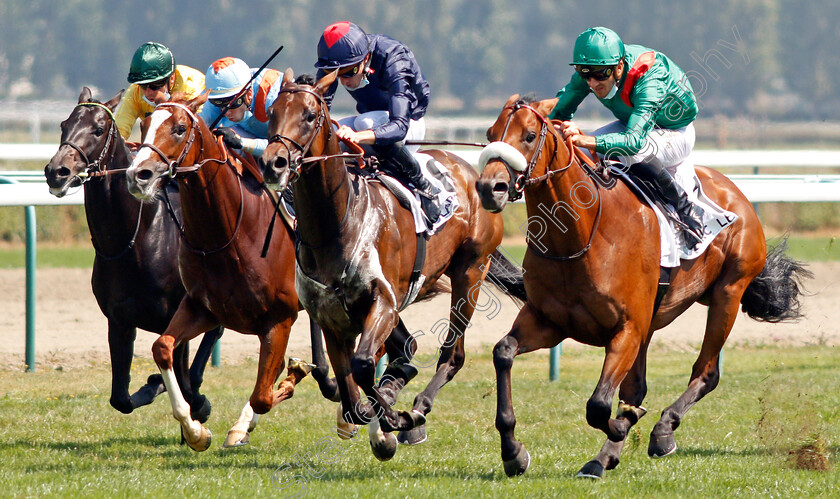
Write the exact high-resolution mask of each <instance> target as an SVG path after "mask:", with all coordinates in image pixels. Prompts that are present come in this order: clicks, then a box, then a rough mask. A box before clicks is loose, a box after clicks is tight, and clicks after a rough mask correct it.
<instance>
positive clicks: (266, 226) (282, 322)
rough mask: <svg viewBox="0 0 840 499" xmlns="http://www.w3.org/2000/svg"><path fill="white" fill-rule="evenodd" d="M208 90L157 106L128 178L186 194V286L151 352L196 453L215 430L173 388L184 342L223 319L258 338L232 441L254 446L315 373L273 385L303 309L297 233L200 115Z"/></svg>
mask: <svg viewBox="0 0 840 499" xmlns="http://www.w3.org/2000/svg"><path fill="white" fill-rule="evenodd" d="M207 96H208V94H207V93H204V94H202V95H201V96H199V97H197V98H195V99H193V100H191V101H183V100H181V96H180V95H174V96H173V98H172V99H173V100H172V101H170V102H166V103H163V104H159V105H158V106H157V108H156V109H155V111H154V112H153V113H152V114H151V115H150V116H148V117H147V118H146V119H145V120H144V121H143V125H142V126H143V131H144V133H143V143H142V144H141V145H140V150H139V151H138V153H137V156H136V157H135V159H134V161H133V163H132V164H131V166H130V167H129V169H128V172H127V174H126V175H127V178H128V184H129V191H130V192H131V193H132V194H134V195H135V196H137V197H139V198H141V199H148V198H150V197H152V196H153V195H154V194H155V192H157V191H158V190H159V189H162V188H164V185H165V184H166V183H167V182H168V181H169V180H170V179H172V178H174V179H176V180H177V183H178V187H179V190H180V193H181V206H182V208H181V211H182V217H183V220H182V226H183V243H182V245H181V248H180V251H179V252H178V262H179V265H180V270H181V278H182V280H183V282H184V286H185V288H186V290H187V292H186V295H185V296H184V298H183V300H182V301H181V303H180V305H179V306H178V310H177V312H176V313H175V316H174V317H173V318H172V322H171V323H170V324H169V327H167V329H166V331H164V333H163V334H162V335H161V337H160V338H159V339H158V340H157V341H155V343H154V345H153V346H152V353H153V356H154V359H155V363H156V364H157V365H158V368H159V369H160V371H161V373H162V375H163V380H164V382H165V383H166V387H167V390H168V391H169V394H170V401H171V403H172V410H173V414H174V416H175V418H176V419H177V420H178V421H179V422H180V424H181V427H182V429H183V432H184V434H185V436H186V440H187V443H188V444H189V445H190V447H192V448H193V449H194V450H196V451H203V450H206V449H207V448H208V447H209V445H210V439H211V434H210V431H209V430H208V429H206V428H205V427H204V426H202V425H201V424H200V423H199V422H197V421H194V420H192V419H191V418H190V416H189V414H188V413H187V411H185V403H184V400H183V399H181V398H180V397H178V396H177V394H178V391H177V390H173V389H172V387H174V386H175V385H176V383H177V380H176V379H175V378H174V376H173V375H172V362H173V360H172V350H173V348H175V347H176V346H178V345H179V344H180V343H182V342H184V341H187V340H189V339H191V338H193V337H195V336H196V335H197V334H199V333H201V332H202V331H204V330H206V329H208V328H210V327H215V326H217V325H223V326H224V327H226V328H228V329H233V330H235V331H239V332H240V333H243V334H255V335H257V336H258V337H259V340H260V354H259V367H258V370H257V380H256V384H255V386H254V390H253V393H252V394H251V397H250V400H249V403H248V404H246V405H245V407H244V409H243V410H242V414H241V417H240V419H239V420H238V421H237V423H236V424H235V425H234V426H233V428H232V429H231V431H230V432H229V433H228V438H227V440H226V441H225V444H224V446H225V447H229V446H235V445H241V444H245V443H247V441H248V433H249V429H250V428H253V425H254V424H255V423H256V420H257V415H259V414H264V413H266V412H268V411H269V410H270V409H271V408H272V407H274V406H275V405H277V404H278V403H280V402H281V401H283V400H285V399H287V398H289V397H291V396H292V395H293V394H294V388H295V385H296V384H297V383H298V382H299V381H300V380H301V379H303V377H305V376H306V374H307V373H308V372H309V368H308V365H307V364H304V363H301V362H290V365H289V375H288V377H287V378H286V379H285V380H283V381H282V382H281V383H280V386H279V387H278V389H277V390H274V388H273V384H274V382H275V381H276V380H277V379H278V376H279V374H280V371H281V370H282V369H283V365H284V360H283V356H284V355H285V351H286V346H287V344H288V341H289V333H290V330H291V327H292V324H293V323H294V321H295V319H296V318H297V314H298V310H299V302H298V297H297V293H296V292H295V275H294V269H293V265H292V262H294V245H293V237H292V233H291V231H290V230H289V229H288V227H287V226H286V225H285V224H283V223H282V222H281V223H278V224H277V226H276V227H275V226H274V224H272V223H271V222H272V219H273V218H274V216H275V214H276V212H275V205H274V203H273V201H272V199H271V197H270V196H269V194H268V193H267V192H266V191H265V190H264V188H263V184H262V174H261V172H260V171H259V169H258V168H257V167H256V165H255V164H253V165H252V164H251V163H250V162H247V161H239V160H236V159H234V158H232V157H230V156H229V155H228V153H227V151H226V149H225V148H224V147H223V146H222V145H221V143H220V142H218V141H217V140H215V138H214V136H213V134H212V133H211V132H210V130H209V128H208V127H207V125H206V124H205V123H204V122H203V121H202V120H201V119H200V118H199V117H198V116H197V115H196V114H195V113H196V110H197V109H198V108H199V107H200V106H201V105H202V104H204V102H205V101H206V100H207ZM173 394H174V395H173ZM249 425H250V426H249Z"/></svg>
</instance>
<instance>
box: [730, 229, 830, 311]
mask: <svg viewBox="0 0 840 499" xmlns="http://www.w3.org/2000/svg"><path fill="white" fill-rule="evenodd" d="M787 249H788V246H787V237H785V238H784V239H782V242H781V243H779V244H778V245H777V246H776V247H775V248H773V249H771V250H770V252H769V253H768V254H767V261H766V262H765V263H764V268H763V269H762V270H761V273H760V274H758V276H756V278H755V279H753V281H752V282H751V283H750V285H749V286H747V289H746V291H745V292H744V296H743V297H742V298H741V310H743V311H744V312H746V314H747V315H749V316H750V317H751V318H753V319H755V320H757V321H763V322H774V323H775V322H793V321H796V320H799V319H802V318H804V317H805V316H804V315H803V314H802V304H801V303H799V296H800V295H801V294H802V290H801V289H800V286H802V280H803V279H806V278H807V279H810V278H812V277H814V274H813V273H812V272H811V271H809V270H807V269H806V268H805V264H803V263H802V262H797V261H796V260H794V259H793V258H791V257H789V256H787V255H786V254H785V253H786V252H787Z"/></svg>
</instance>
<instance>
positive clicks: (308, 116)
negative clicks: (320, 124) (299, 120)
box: [306, 111, 317, 123]
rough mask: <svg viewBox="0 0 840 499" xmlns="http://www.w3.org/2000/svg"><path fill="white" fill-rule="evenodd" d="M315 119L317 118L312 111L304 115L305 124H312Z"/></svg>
mask: <svg viewBox="0 0 840 499" xmlns="http://www.w3.org/2000/svg"><path fill="white" fill-rule="evenodd" d="M316 117H317V116H316V115H315V113H313V112H312V111H309V112H308V113H307V114H306V121H307V122H309V123H312V122H313V121H315V118H316Z"/></svg>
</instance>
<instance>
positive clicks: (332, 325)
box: [262, 69, 511, 460]
mask: <svg viewBox="0 0 840 499" xmlns="http://www.w3.org/2000/svg"><path fill="white" fill-rule="evenodd" d="M292 77H293V74H292V71H291V70H290V69H289V70H287V71H286V73H285V75H284V80H283V87H282V89H281V90H280V94H279V96H278V97H277V99H276V100H275V101H274V103H273V104H272V106H271V108H270V111H269V114H270V119H269V137H271V138H270V139H269V145H268V147H267V148H266V150H265V152H264V153H263V155H262V160H263V162H264V171H265V172H266V180H267V181H270V180H276V182H277V183H278V185H279V186H280V187H281V188H283V187H285V184H286V183H287V182H288V181H289V179H290V177H291V178H292V179H293V182H294V183H293V185H294V206H295V211H296V215H297V232H298V236H299V242H298V247H297V267H296V272H297V288H298V294H299V296H300V299H301V302H302V303H303V305H304V307H305V308H306V310H307V311H308V312H309V314H310V316H312V317H314V318H315V320H316V322H317V323H318V324H319V325H320V326H321V328H322V329H323V330H324V337H325V339H326V344H327V352H328V354H329V358H330V363H331V364H332V367H333V371H334V372H335V375H336V381H337V382H338V385H339V392H340V397H341V410H342V411H343V414H344V417H345V419H347V420H348V421H350V422H351V423H354V424H368V423H370V425H371V427H370V431H369V434H370V438H371V447H372V449H373V452H374V455H375V456H376V457H377V458H378V459H380V460H387V459H390V458H391V457H393V455H394V453H395V452H396V444H397V438H396V437H395V436H394V435H393V434H392V433H391V432H393V431H395V430H400V431H401V432H403V433H401V434H400V441H402V442H403V443H409V444H411V443H419V442H420V441H423V440H425V438H426V437H425V429H424V428H423V425H424V423H425V419H426V415H427V414H428V413H429V412H430V411H431V409H432V403H433V401H434V398H435V396H436V395H437V393H438V392H439V391H440V389H441V388H442V387H443V386H444V385H445V384H446V383H447V382H449V381H450V380H451V379H452V378H453V376H455V374H456V373H457V372H458V371H459V370H460V369H461V367H462V366H463V364H464V357H465V351H464V337H463V335H464V330H465V329H466V327H467V326H468V324H469V321H470V318H471V317H472V315H473V312H474V310H475V308H476V302H477V300H478V294H479V290H480V286H481V283H482V282H483V280H484V278H485V275H487V274H488V271H489V272H490V273H491V274H492V273H493V272H494V270H493V265H495V264H502V263H503V262H501V261H499V259H498V257H499V255H498V253H495V254H494V252H495V251H496V248H497V246H498V245H499V243H500V242H501V239H502V219H501V218H500V216H499V215H494V214H490V213H487V212H485V211H483V210H481V207H480V205H479V199H478V197H477V195H476V193H475V189H474V188H473V184H474V182H475V180H476V177H477V176H476V174H475V172H474V170H473V169H472V168H471V167H470V165H469V164H467V163H466V162H464V161H463V160H461V159H460V158H458V157H456V156H454V155H452V154H449V153H446V152H443V151H427V153H428V154H429V155H431V156H433V157H434V158H435V159H436V160H437V161H438V162H439V163H441V164H442V165H444V166H445V167H446V169H447V170H448V171H449V173H450V174H451V177H452V181H453V183H454V184H455V185H456V189H457V192H458V199H459V203H460V207H459V208H458V210H457V211H456V212H455V214H454V216H453V218H452V219H450V220H449V221H448V222H447V223H446V225H444V226H443V228H442V229H441V230H439V231H438V232H437V233H436V234H434V235H433V236H431V237H430V238H429V239H428V250H427V252H426V255H425V260H424V261H423V262H422V271H421V272H422V276H425V279H424V280H421V281H420V282H422V285H421V287H420V289H419V293H418V294H417V295H416V296H417V298H418V299H419V298H422V297H424V296H426V295H430V294H431V293H434V292H435V291H437V290H438V288H437V286H438V279H439V278H440V277H441V275H443V274H446V275H447V276H449V278H450V280H451V291H452V302H451V303H452V308H451V310H450V317H449V322H448V332H447V335H446V339H445V341H443V342H442V345H441V348H440V358H439V359H438V363H437V370H436V372H435V374H434V376H433V377H432V379H431V381H430V382H429V384H428V386H427V387H426V388H425V390H423V391H422V392H421V393H420V394H418V395H417V397H416V398H415V400H414V404H413V408H412V410H411V412H404V411H399V412H398V411H396V410H394V409H393V408H392V407H391V405H392V404H393V403H394V402H395V401H396V398H397V394H398V393H399V390H400V389H401V388H402V387H403V386H404V385H405V383H407V382H408V381H409V380H410V379H411V378H412V377H413V376H414V375H416V374H417V369H416V368H415V367H414V366H412V365H410V364H409V362H408V361H410V355H403V357H402V358H400V359H394V358H391V360H392V362H391V364H390V365H389V367H388V369H387V370H386V371H385V373H384V375H383V377H382V382H381V383H380V385H379V386H376V385H375V376H374V372H375V367H376V361H375V359H376V353H377V352H378V351H380V349H381V347H382V345H383V343H384V342H385V341H386V338H388V337H389V335H390V334H391V331H392V330H393V329H394V328H397V329H398V330H405V326H404V324H403V323H402V320H401V319H400V316H399V311H400V310H401V309H402V307H404V306H407V303H406V297H407V296H409V293H411V284H412V272H413V269H414V267H415V258H416V256H417V253H418V251H420V250H418V249H417V248H418V241H417V235H416V233H415V223H414V219H413V218H412V215H411V213H410V211H409V210H407V209H404V208H402V207H401V205H400V203H399V201H398V200H397V198H396V197H395V196H394V195H393V194H392V193H391V192H390V191H388V190H387V189H386V188H385V187H384V186H383V185H382V184H381V183H380V182H374V181H371V180H369V179H367V178H365V177H364V176H362V175H359V174H357V173H353V172H350V171H348V169H347V168H346V167H345V162H344V159H343V158H342V153H341V150H340V147H339V142H338V139H337V136H336V135H335V134H334V133H332V128H331V126H330V123H331V120H330V116H329V110H328V108H327V105H326V103H325V101H324V99H323V95H324V92H325V91H326V90H327V88H328V87H329V86H330V85H331V84H332V83H333V82H334V81H335V78H336V72H333V73H331V74H329V75H327V76H325V77H323V78H322V79H321V80H320V81H318V82H317V83H316V84H315V85H314V86H310V85H301V84H294V83H292ZM271 172H273V173H274V175H271ZM270 176H273V177H275V178H273V179H270V178H269V177H270ZM491 255H494V256H495V258H493V259H491V258H490V257H491ZM505 261H506V260H505ZM499 272H501V270H500V271H499ZM415 275H416V274H415ZM495 282H500V281H499V280H497V281H495ZM508 291H509V292H511V290H508ZM408 301H410V299H409V300H408ZM357 339H358V346H356V341H357ZM409 345H410V346H413V347H416V343H413V342H412V339H409ZM407 353H409V354H410V353H411V352H407ZM394 361H396V362H394ZM359 387H361V389H362V390H363V391H364V393H365V395H366V396H367V401H364V400H362V399H361V398H360V395H359ZM420 429H422V430H423V431H422V433H420V432H412V430H420Z"/></svg>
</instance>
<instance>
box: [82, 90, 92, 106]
mask: <svg viewBox="0 0 840 499" xmlns="http://www.w3.org/2000/svg"><path fill="white" fill-rule="evenodd" d="M91 97H93V94H92V93H91V91H90V89H89V88H88V87H82V93H80V94H79V104H82V103H85V102H90V99H91Z"/></svg>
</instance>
